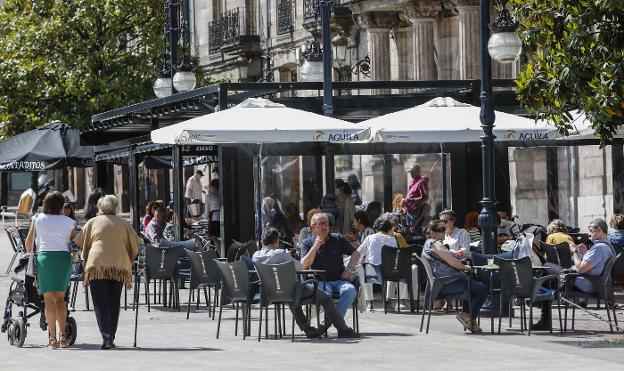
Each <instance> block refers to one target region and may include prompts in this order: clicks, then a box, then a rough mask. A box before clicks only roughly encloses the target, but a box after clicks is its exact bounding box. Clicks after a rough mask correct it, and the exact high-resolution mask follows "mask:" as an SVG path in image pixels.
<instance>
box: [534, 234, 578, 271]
mask: <svg viewBox="0 0 624 371" xmlns="http://www.w3.org/2000/svg"><path fill="white" fill-rule="evenodd" d="M540 248H541V249H542V251H544V253H546V261H547V262H549V263H553V264H557V265H558V266H561V267H563V268H566V269H567V268H570V267H571V266H572V265H574V262H573V261H572V254H571V253H570V245H568V243H567V242H562V243H559V244H556V245H550V244H547V243H545V242H542V241H540Z"/></svg>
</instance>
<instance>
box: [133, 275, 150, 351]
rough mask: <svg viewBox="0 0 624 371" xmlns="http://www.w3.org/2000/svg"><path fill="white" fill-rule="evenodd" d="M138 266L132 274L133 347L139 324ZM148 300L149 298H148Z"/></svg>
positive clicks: (135, 344) (135, 343) (135, 342)
mask: <svg viewBox="0 0 624 371" xmlns="http://www.w3.org/2000/svg"><path fill="white" fill-rule="evenodd" d="M139 269H140V265H139V264H138V263H137V268H136V273H135V274H134V347H135V348H136V346H137V327H138V323H139V289H140V288H141V285H140V283H141V279H140V276H139ZM148 300H149V298H148Z"/></svg>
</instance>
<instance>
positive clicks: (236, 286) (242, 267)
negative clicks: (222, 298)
mask: <svg viewBox="0 0 624 371" xmlns="http://www.w3.org/2000/svg"><path fill="white" fill-rule="evenodd" d="M215 263H216V264H217V268H218V269H219V274H220V275H221V282H222V283H223V289H224V290H226V292H227V294H228V297H229V298H230V299H231V300H233V301H240V300H247V299H248V298H249V271H248V270H247V264H245V262H244V261H240V260H239V261H237V262H233V263H226V262H220V261H215Z"/></svg>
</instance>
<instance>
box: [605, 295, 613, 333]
mask: <svg viewBox="0 0 624 371" xmlns="http://www.w3.org/2000/svg"><path fill="white" fill-rule="evenodd" d="M605 309H606V310H607V319H608V320H609V331H610V332H611V333H613V325H611V312H609V303H608V302H607V303H605Z"/></svg>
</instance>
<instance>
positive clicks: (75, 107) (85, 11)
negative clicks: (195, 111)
mask: <svg viewBox="0 0 624 371" xmlns="http://www.w3.org/2000/svg"><path fill="white" fill-rule="evenodd" d="M164 18H165V14H164V0H160V1H154V0H7V1H5V3H4V5H3V6H0V34H2V35H3V36H2V37H1V38H0V137H2V136H11V135H15V134H16V133H20V132H22V131H26V130H30V129H33V128H35V127H38V126H41V125H44V124H47V123H49V122H50V121H52V120H54V119H58V120H61V121H64V122H66V123H68V124H70V125H71V126H74V127H77V128H80V127H83V126H84V125H86V124H88V123H89V122H90V120H91V115H93V114H95V113H98V112H104V111H107V110H111V109H114V108H119V107H125V106H127V105H129V104H132V103H137V102H141V101H144V100H147V99H153V98H154V93H153V90H152V84H153V83H154V80H155V79H156V75H157V72H158V70H159V68H160V56H161V54H162V52H163V41H162V32H163V22H164ZM198 82H199V83H202V82H203V75H202V76H200V78H199V79H198Z"/></svg>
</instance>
